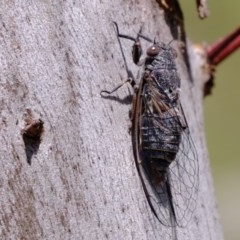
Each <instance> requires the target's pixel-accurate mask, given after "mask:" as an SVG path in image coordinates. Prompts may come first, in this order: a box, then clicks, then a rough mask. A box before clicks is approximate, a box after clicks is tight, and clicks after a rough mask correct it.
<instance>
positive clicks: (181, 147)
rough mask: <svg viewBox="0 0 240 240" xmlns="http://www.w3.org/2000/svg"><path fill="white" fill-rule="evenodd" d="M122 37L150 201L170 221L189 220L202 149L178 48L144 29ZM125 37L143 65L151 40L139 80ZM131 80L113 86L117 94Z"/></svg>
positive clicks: (139, 161)
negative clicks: (183, 88)
mask: <svg viewBox="0 0 240 240" xmlns="http://www.w3.org/2000/svg"><path fill="white" fill-rule="evenodd" d="M114 24H115V27H116V33H117V39H118V42H119V45H120V49H121V52H122V55H123V59H124V63H125V67H126V70H127V74H128V79H127V81H126V82H129V83H131V85H132V86H133V87H134V89H135V91H134V96H133V104H132V116H131V120H132V128H131V132H132V144H133V153H134V158H135V162H136V167H137V171H138V173H139V176H140V179H141V182H142V186H143V189H144V192H145V195H146V198H147V201H148V204H149V206H150V208H151V210H152V212H153V213H154V215H155V216H156V218H157V219H158V220H159V221H160V222H161V223H162V224H163V225H165V226H176V225H177V226H185V225H186V224H187V222H188V221H189V220H190V218H191V215H192V213H193V211H194V209H195V205H196V199H197V190H198V159H197V152H196V149H195V146H194V143H193V140H192V138H191V135H190V130H189V126H188V123H187V120H186V117H185V115H184V111H183V108H182V105H181V102H180V83H181V81H180V78H179V75H178V73H177V67H176V63H175V58H176V57H177V53H176V51H175V50H174V49H173V48H172V47H171V46H170V44H171V42H170V43H168V44H165V43H162V42H156V41H155V40H154V41H152V40H151V39H149V38H148V37H145V36H143V35H142V34H141V29H140V31H139V33H138V35H137V37H136V38H133V37H131V36H128V35H124V34H120V33H119V29H118V25H117V24H116V23H114ZM120 38H125V39H129V40H132V41H133V42H134V44H133V48H132V57H133V62H134V63H135V64H137V65H140V64H139V63H140V62H141V61H140V57H141V55H142V47H141V43H140V38H142V39H145V40H146V41H148V42H150V43H151V46H150V47H149V48H148V49H147V50H146V57H145V58H144V59H143V62H142V74H141V77H140V81H139V84H137V83H136V80H135V79H134V77H133V74H132V72H131V71H130V70H129V69H128V66H127V62H126V59H125V56H124V54H123V48H122V45H121V41H120ZM126 82H124V83H122V84H121V85H119V86H117V87H116V88H115V89H113V90H112V91H106V90H104V91H101V94H102V95H103V94H112V93H113V92H115V91H116V90H117V89H119V88H120V87H121V86H123V85H124V84H125V83H126Z"/></svg>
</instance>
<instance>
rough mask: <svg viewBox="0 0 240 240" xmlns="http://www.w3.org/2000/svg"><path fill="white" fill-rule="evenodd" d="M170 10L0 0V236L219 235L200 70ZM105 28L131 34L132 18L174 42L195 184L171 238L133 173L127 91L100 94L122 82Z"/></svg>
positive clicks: (112, 37) (127, 46)
mask: <svg viewBox="0 0 240 240" xmlns="http://www.w3.org/2000/svg"><path fill="white" fill-rule="evenodd" d="M174 4H175V3H174ZM176 6H177V5H176ZM175 11H176V13H175ZM177 11H179V9H176V8H174V9H173V10H171V9H170V8H166V9H163V8H161V7H160V6H159V4H158V3H157V2H156V1H153V0H152V1H146V0H139V1H124V0H118V1H97V0H95V1H63V0H59V1H40V0H36V1H33V2H32V3H31V4H29V2H28V1H26V2H25V3H24V1H23V2H22V1H21V2H18V1H16V2H15V3H13V2H12V1H11V3H10V2H5V3H2V5H1V12H2V13H1V18H0V21H1V45H0V47H1V50H0V55H1V65H0V68H1V69H0V89H1V92H0V96H1V97H0V99H1V107H0V113H1V119H0V121H1V122H0V139H1V143H2V147H1V150H0V156H1V157H0V158H1V161H0V164H1V177H0V188H1V200H0V204H1V208H0V209H1V210H0V211H1V214H0V238H1V239H172V238H173V235H174V234H176V236H177V239H180V240H181V239H184V240H186V239H201V240H203V239H207V240H209V239H217V240H219V239H222V235H221V227H220V224H219V218H218V214H217V209H216V203H215V197H214V191H213V185H212V178H211V174H210V168H209V162H208V156H207V149H206V143H205V136H204V129H203V102H202V98H203V84H204V81H205V80H206V78H207V74H206V73H204V72H203V64H204V59H202V58H201V56H200V55H199V54H197V53H196V51H195V50H194V48H193V46H192V45H191V44H190V43H184V41H185V36H184V29H183V25H182V22H181V16H180V15H179V16H178V14H180V12H178V13H177ZM112 21H116V22H117V23H118V25H119V27H120V30H121V32H123V33H126V34H129V35H131V36H133V37H135V36H136V33H137V32H138V30H139V28H140V27H141V26H142V24H143V23H144V24H143V32H144V34H145V35H148V36H149V37H151V38H154V37H155V36H156V37H157V39H160V40H161V41H163V42H170V41H171V40H173V39H174V41H173V42H172V43H171V44H172V46H173V47H174V48H175V49H176V50H177V52H178V58H177V66H178V71H179V75H180V77H181V79H182V83H181V84H182V91H181V101H182V104H183V107H184V110H185V114H186V117H187V119H188V123H189V125H190V128H191V131H192V137H193V139H194V142H195V146H196V149H197V151H198V159H199V177H200V180H199V181H200V185H199V191H198V199H197V207H196V210H195V212H194V213H193V217H192V220H191V221H190V222H189V224H188V225H187V226H186V227H185V228H176V229H175V230H174V232H175V233H174V234H173V229H172V228H170V227H164V226H163V225H161V224H160V223H159V222H158V221H157V220H156V219H155V217H154V215H153V214H152V212H151V210H150V208H149V207H148V204H147V202H146V198H145V195H144V192H143V189H142V186H141V182H140V180H139V177H138V174H137V170H136V166H135V163H134V158H133V152H132V145H131V136H130V135H129V117H128V111H129V110H130V108H131V104H130V103H129V101H125V100H126V99H125V97H127V96H129V92H130V91H131V89H130V88H129V89H128V88H127V87H123V88H121V89H120V90H119V91H118V92H117V93H116V95H115V96H118V97H116V98H112V99H104V98H101V96H100V91H101V90H102V89H111V88H113V87H114V86H116V85H118V84H119V83H120V82H121V81H123V80H125V79H126V69H125V68H124V65H123V59H122V56H121V53H120V50H119V46H118V43H117V39H116V34H115V32H114V28H113V25H112ZM123 44H124V52H125V53H126V57H127V61H128V63H129V65H130V68H131V69H133V71H135V72H136V70H137V69H138V68H137V67H136V66H133V64H132V63H131V62H132V59H131V56H130V51H131V43H130V42H129V41H123ZM184 44H186V45H184ZM185 46H187V49H188V53H187V51H186V49H185ZM184 50H185V51H184ZM188 63H189V64H188ZM190 69H191V71H190ZM191 72H192V73H193V74H192V75H191V74H190V73H191ZM121 99H125V100H121ZM39 119H40V120H39Z"/></svg>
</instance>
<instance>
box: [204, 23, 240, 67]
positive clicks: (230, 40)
mask: <svg viewBox="0 0 240 240" xmlns="http://www.w3.org/2000/svg"><path fill="white" fill-rule="evenodd" d="M239 47H240V26H239V27H238V28H237V29H236V30H234V31H233V32H232V33H230V34H229V35H227V36H226V37H225V38H223V39H221V40H220V41H217V42H216V43H214V44H212V45H211V46H210V47H208V49H207V57H208V61H209V63H210V64H211V65H214V66H216V65H218V64H219V63H220V62H222V61H223V60H224V59H226V58H227V57H228V56H229V55H230V54H231V53H233V52H234V51H236V50H237V49H238V48H239Z"/></svg>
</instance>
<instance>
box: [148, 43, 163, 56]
mask: <svg viewBox="0 0 240 240" xmlns="http://www.w3.org/2000/svg"><path fill="white" fill-rule="evenodd" d="M160 51H161V48H160V47H159V46H158V45H157V44H154V45H152V46H151V47H149V48H148V50H147V55H148V56H149V57H154V56H156V55H158V54H159V52H160Z"/></svg>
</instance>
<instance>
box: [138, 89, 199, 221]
mask: <svg viewBox="0 0 240 240" xmlns="http://www.w3.org/2000/svg"><path fill="white" fill-rule="evenodd" d="M145 100H146V99H144V95H143V94H141V95H140V93H139V94H138V103H139V104H138V107H137V108H136V110H135V111H136V113H135V117H136V118H138V119H137V121H135V124H136V125H138V126H137V128H135V131H136V133H135V135H134V136H133V137H136V136H137V137H138V138H139V136H140V128H141V124H142V123H141V120H140V119H141V113H142V108H143V107H144V108H146V104H145V102H146V101H145ZM157 102H158V103H159V104H161V106H160V107H161V108H162V107H163V105H164V103H162V102H161V101H159V99H158V101H157ZM178 110H179V111H176V110H173V109H171V111H169V109H166V111H167V112H168V113H169V116H168V118H166V117H164V116H163V115H162V113H160V112H159V116H158V117H157V118H156V117H155V116H154V114H153V115H152V117H151V116H150V117H149V126H153V125H154V126H155V127H154V131H153V128H149V136H150V135H151V138H152V139H157V141H159V142H160V143H161V146H162V149H159V151H162V154H163V155H164V154H165V152H164V139H163V137H162V135H161V134H160V133H161V132H162V131H164V136H167V134H168V133H169V134H171V133H172V132H174V131H172V128H181V142H180V145H179V150H178V153H177V155H176V157H175V160H174V161H173V162H172V163H171V164H170V166H169V167H168V170H167V171H166V173H165V174H164V176H163V174H162V172H161V171H159V169H155V168H154V167H153V165H152V163H151V162H149V159H148V160H146V155H145V153H144V152H143V151H142V148H141V139H138V140H137V141H136V142H137V143H136V144H135V147H134V151H135V159H136V161H137V162H136V164H137V167H138V171H139V174H140V178H141V181H142V184H143V188H144V191H145V194H146V197H147V200H148V203H149V205H150V207H151V209H152V211H153V213H154V214H155V216H156V217H157V218H158V220H159V221H160V222H161V223H162V224H163V225H166V226H176V225H178V226H185V225H186V224H187V223H188V221H189V220H190V218H191V216H192V213H193V211H194V209H195V205H196V199H197V190H198V159H197V153H196V149H195V146H194V143H193V140H192V138H191V135H190V132H189V128H188V126H187V123H186V124H185V125H183V124H182V123H181V121H185V116H184V113H183V111H182V108H181V105H179V109H178ZM150 112H151V111H150ZM179 115H180V117H177V116H179ZM145 134H148V133H145ZM177 135H178V133H176V136H169V137H171V138H172V139H173V141H175V140H176V139H178V137H179V136H177ZM160 155H161V154H160Z"/></svg>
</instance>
